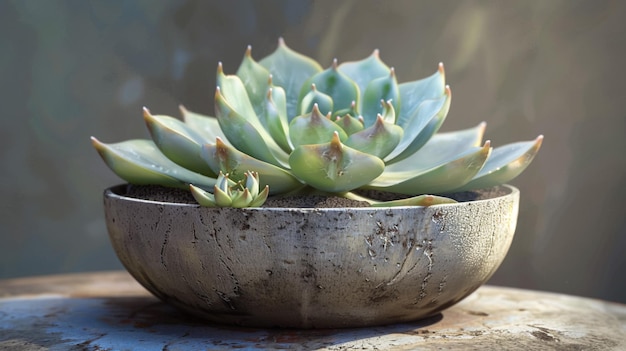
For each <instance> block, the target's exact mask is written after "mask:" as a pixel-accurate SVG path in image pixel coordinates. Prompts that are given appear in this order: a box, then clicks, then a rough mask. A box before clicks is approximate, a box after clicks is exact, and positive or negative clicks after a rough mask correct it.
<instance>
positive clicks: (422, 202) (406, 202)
mask: <svg viewBox="0 0 626 351" xmlns="http://www.w3.org/2000/svg"><path fill="white" fill-rule="evenodd" d="M342 195H343V197H345V198H348V199H352V200H357V201H365V202H367V203H369V204H370V206H372V207H397V206H434V205H444V204H453V203H456V202H457V201H455V200H453V199H450V198H447V197H445V196H437V195H418V196H413V197H408V198H404V199H399V200H389V201H379V200H374V199H370V198H368V197H365V196H362V195H358V194H355V193H351V192H348V193H345V194H342Z"/></svg>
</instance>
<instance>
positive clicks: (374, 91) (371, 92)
mask: <svg viewBox="0 0 626 351" xmlns="http://www.w3.org/2000/svg"><path fill="white" fill-rule="evenodd" d="M381 100H383V101H389V100H391V103H392V104H393V107H394V109H395V110H396V111H400V90H399V88H398V82H397V81H396V74H395V71H394V69H393V68H391V70H390V73H389V74H388V75H386V76H384V77H380V78H376V79H374V80H372V81H371V82H370V83H369V84H368V85H367V88H365V92H364V93H363V102H362V106H363V108H362V109H361V113H362V114H363V118H364V119H365V126H366V127H369V126H371V125H372V124H374V123H376V116H378V115H379V114H383V106H382V105H381V104H380V101H381Z"/></svg>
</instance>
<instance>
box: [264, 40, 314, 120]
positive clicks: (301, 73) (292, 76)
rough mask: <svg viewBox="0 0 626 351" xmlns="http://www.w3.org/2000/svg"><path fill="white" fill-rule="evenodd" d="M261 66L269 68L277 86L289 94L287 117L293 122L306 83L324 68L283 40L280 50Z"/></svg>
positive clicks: (265, 59)
mask: <svg viewBox="0 0 626 351" xmlns="http://www.w3.org/2000/svg"><path fill="white" fill-rule="evenodd" d="M259 64H261V65H262V66H263V67H265V68H267V70H268V71H269V72H270V73H271V74H272V79H273V83H274V84H275V85H277V86H280V87H282V88H283V89H285V92H286V93H287V117H288V118H289V120H291V119H292V118H294V117H295V116H297V115H298V113H297V106H298V96H299V95H300V89H302V86H303V85H304V82H306V81H307V80H308V79H309V78H310V77H311V76H313V75H314V74H316V73H317V72H320V71H322V66H320V65H319V63H317V62H316V61H315V60H313V59H311V58H309V57H307V56H304V55H302V54H300V53H297V52H295V51H293V50H292V49H290V48H289V47H287V45H286V44H285V41H284V40H283V39H282V38H280V39H279V40H278V48H276V50H275V51H274V52H273V53H272V54H270V55H269V56H267V57H265V58H263V59H262V60H260V61H259Z"/></svg>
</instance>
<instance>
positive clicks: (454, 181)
mask: <svg viewBox="0 0 626 351" xmlns="http://www.w3.org/2000/svg"><path fill="white" fill-rule="evenodd" d="M475 149H478V150H475ZM420 151H421V150H420ZM490 152H491V146H490V142H489V141H487V142H485V145H484V146H483V147H478V148H476V147H472V148H469V149H468V151H467V152H465V153H463V154H462V155H460V156H459V157H457V158H456V159H454V160H451V161H447V162H445V163H443V164H441V165H438V166H435V167H432V168H429V169H422V172H419V169H413V168H412V169H407V170H403V171H392V170H385V172H383V174H382V175H381V176H380V177H378V178H376V179H375V180H374V181H372V182H371V183H370V184H368V185H367V186H366V187H367V188H369V189H376V190H381V191H389V192H394V193H399V194H406V195H415V194H424V193H446V192H449V191H450V190H453V189H455V188H456V187H457V186H458V184H466V183H467V182H469V181H470V180H471V179H472V178H473V177H474V176H475V175H476V174H477V173H478V172H479V171H480V169H481V168H482V167H483V165H484V164H485V162H486V161H487V158H488V157H489V154H490Z"/></svg>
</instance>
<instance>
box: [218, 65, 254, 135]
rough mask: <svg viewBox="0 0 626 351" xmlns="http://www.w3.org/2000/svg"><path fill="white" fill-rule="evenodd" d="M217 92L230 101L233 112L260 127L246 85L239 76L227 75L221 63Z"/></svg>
mask: <svg viewBox="0 0 626 351" xmlns="http://www.w3.org/2000/svg"><path fill="white" fill-rule="evenodd" d="M217 90H219V91H220V94H221V95H222V96H223V97H224V99H226V100H227V101H228V104H229V105H230V106H231V107H232V109H233V110H235V111H237V113H238V114H239V115H240V116H242V117H243V118H244V119H246V120H247V121H248V122H250V123H252V124H253V125H254V126H255V127H257V128H258V127H260V123H259V122H258V118H257V114H256V112H255V111H254V107H253V106H252V103H251V102H250V97H249V96H248V92H247V90H246V87H245V85H244V84H243V82H242V81H241V79H239V77H238V76H236V75H225V74H224V69H223V68H222V63H221V62H220V63H219V64H218V65H217ZM220 125H221V124H220Z"/></svg>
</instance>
